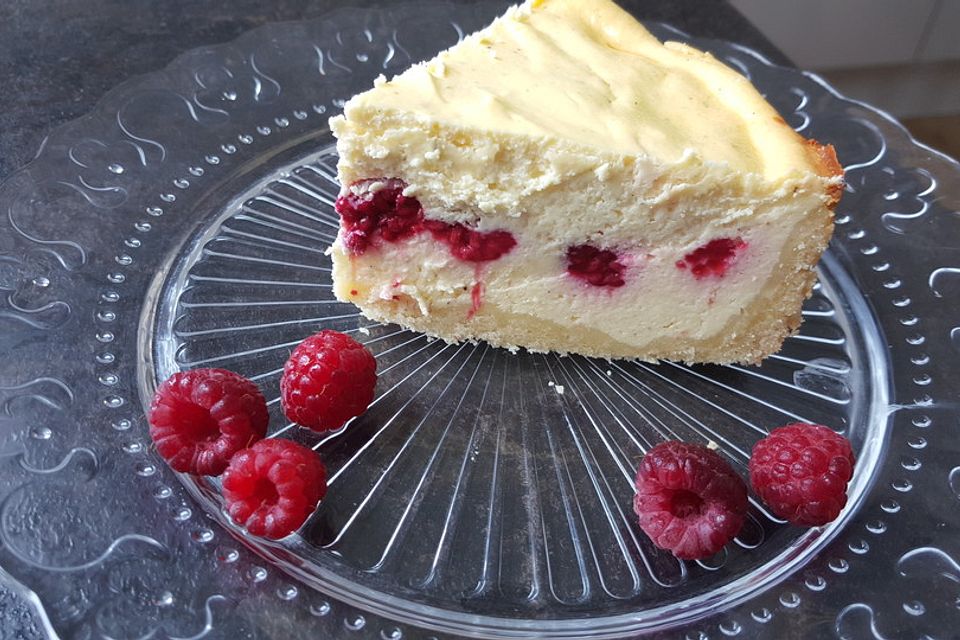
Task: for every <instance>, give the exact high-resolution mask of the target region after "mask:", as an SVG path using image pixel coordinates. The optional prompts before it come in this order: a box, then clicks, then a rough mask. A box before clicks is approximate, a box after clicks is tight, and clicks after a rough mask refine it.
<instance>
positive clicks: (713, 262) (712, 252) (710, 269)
mask: <svg viewBox="0 0 960 640" xmlns="http://www.w3.org/2000/svg"><path fill="white" fill-rule="evenodd" d="M746 248H747V243H746V242H744V241H743V239H742V238H739V237H738V238H717V239H716V240H711V241H710V242H708V243H707V244H705V245H703V246H702V247H698V248H697V249H695V250H694V251H691V252H690V253H688V254H687V255H685V256H684V257H683V260H678V261H677V268H678V269H686V268H687V267H689V268H690V273H692V274H693V277H694V278H696V279H697V280H702V279H703V278H707V277H710V276H716V277H718V278H722V277H723V276H724V275H725V274H726V273H727V269H729V268H730V265H732V264H733V262H734V260H735V259H736V257H737V254H738V253H739V252H741V251H743V250H744V249H746Z"/></svg>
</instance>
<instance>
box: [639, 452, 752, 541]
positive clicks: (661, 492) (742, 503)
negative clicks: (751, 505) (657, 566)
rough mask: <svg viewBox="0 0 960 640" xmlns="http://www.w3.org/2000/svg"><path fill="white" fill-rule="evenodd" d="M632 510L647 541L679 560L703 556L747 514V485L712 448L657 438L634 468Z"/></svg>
mask: <svg viewBox="0 0 960 640" xmlns="http://www.w3.org/2000/svg"><path fill="white" fill-rule="evenodd" d="M633 510H634V511H636V513H637V515H638V516H639V517H640V528H641V529H643V531H644V533H646V534H647V535H648V536H650V539H651V540H653V543H654V544H655V545H657V546H658V547H660V548H662V549H667V550H668V551H670V552H671V553H673V555H675V556H676V557H678V558H681V559H683V560H693V559H696V558H706V557H707V556H711V555H713V554H715V553H716V552H718V551H720V549H722V548H723V546H724V545H725V544H727V543H728V542H730V540H732V539H733V537H734V536H735V535H737V532H739V531H740V527H741V526H742V525H743V519H744V517H745V516H746V513H747V487H746V485H745V484H744V482H743V480H741V479H740V476H738V475H737V474H736V473H735V472H734V471H733V469H732V468H731V467H730V465H729V464H727V462H726V461H725V460H724V459H723V458H721V457H720V456H719V455H718V454H717V453H715V452H713V451H711V450H710V449H707V448H706V447H702V446H700V445H695V444H688V443H686V442H675V441H674V442H662V443H660V444H658V445H657V446H655V447H654V448H653V449H651V450H650V451H649V452H648V453H647V455H645V456H644V457H643V461H642V462H641V463H640V468H639V469H638V470H637V495H636V496H635V497H634V499H633Z"/></svg>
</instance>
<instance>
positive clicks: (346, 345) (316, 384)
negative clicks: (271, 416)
mask: <svg viewBox="0 0 960 640" xmlns="http://www.w3.org/2000/svg"><path fill="white" fill-rule="evenodd" d="M376 384H377V361H376V360H375V359H374V357H373V355H372V354H371V353H370V352H369V351H367V349H366V347H364V346H363V345H362V344H360V343H359V342H357V341H356V340H354V339H353V338H351V337H350V336H348V335H345V334H342V333H338V332H336V331H330V330H329V329H327V330H324V331H321V332H320V333H318V334H316V335H312V336H310V337H309V338H307V339H306V340H304V341H303V342H301V343H300V344H299V345H298V346H297V348H296V349H294V350H293V353H292V354H290V359H289V360H287V363H286V364H285V365H284V366H283V376H282V377H281V378H280V402H281V405H282V406H283V412H284V414H286V416H287V417H288V418H290V420H292V421H293V422H296V423H298V424H300V425H302V426H304V427H307V428H309V429H313V430H314V431H321V432H322V431H330V430H331V429H337V428H339V427H341V426H343V425H344V423H346V421H347V420H349V419H350V418H354V417H356V416H359V415H360V414H361V413H363V412H364V411H366V409H367V406H368V405H369V404H370V401H371V400H373V389H374V387H375V386H376Z"/></svg>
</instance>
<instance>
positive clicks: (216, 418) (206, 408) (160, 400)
mask: <svg viewBox="0 0 960 640" xmlns="http://www.w3.org/2000/svg"><path fill="white" fill-rule="evenodd" d="M148 421H149V422H150V437H151V438H152V439H153V443H154V445H155V446H156V448H157V453H159V454H160V455H161V456H162V457H163V459H164V460H166V461H167V463H169V465H170V467H171V468H173V469H174V470H176V471H182V472H185V473H193V474H196V475H205V476H218V475H220V474H221V473H223V470H224V469H226V468H227V462H228V461H229V460H230V456H232V455H233V454H234V453H236V452H237V451H239V450H240V449H243V448H244V447H249V446H250V445H251V444H252V443H254V442H256V441H257V440H259V439H260V438H262V437H263V436H264V435H265V434H266V433H267V423H268V422H269V416H268V415H267V402H266V400H264V399H263V394H261V393H260V390H259V389H257V385H255V384H254V383H252V382H251V381H249V380H247V379H246V378H244V377H243V376H240V375H238V374H236V373H233V372H232V371H225V370H223V369H194V370H192V371H182V372H180V373H175V374H173V375H172V376H170V377H169V378H167V379H166V380H165V381H164V382H163V384H161V385H160V387H159V388H158V389H157V392H156V394H154V396H153V403H152V404H151V405H150V413H149V415H148Z"/></svg>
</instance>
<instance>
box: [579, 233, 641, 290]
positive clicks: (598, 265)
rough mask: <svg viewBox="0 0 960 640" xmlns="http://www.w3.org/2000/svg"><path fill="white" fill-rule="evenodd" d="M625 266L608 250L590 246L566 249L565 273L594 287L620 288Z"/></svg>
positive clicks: (582, 245) (580, 245)
mask: <svg viewBox="0 0 960 640" xmlns="http://www.w3.org/2000/svg"><path fill="white" fill-rule="evenodd" d="M625 270H626V266H624V264H623V263H622V262H620V257H619V256H618V255H617V254H616V253H614V252H613V251H611V250H610V249H600V248H599V247H595V246H593V245H591V244H579V245H575V246H572V247H567V273H569V274H570V275H571V276H573V277H574V278H578V279H580V280H583V281H584V282H588V283H590V284H592V285H593V286H595V287H614V288H615V287H622V286H623V285H624V283H625V280H624V279H623V272H624V271H625Z"/></svg>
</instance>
